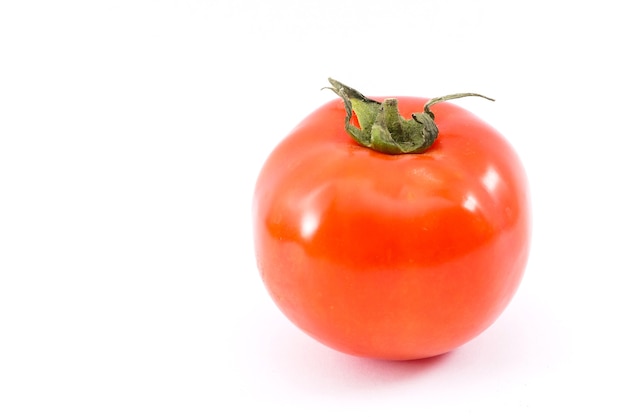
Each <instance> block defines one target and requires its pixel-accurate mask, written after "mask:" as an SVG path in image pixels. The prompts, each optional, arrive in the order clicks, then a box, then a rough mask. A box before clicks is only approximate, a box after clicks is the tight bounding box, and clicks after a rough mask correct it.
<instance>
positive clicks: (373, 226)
mask: <svg viewBox="0 0 626 417" xmlns="http://www.w3.org/2000/svg"><path fill="white" fill-rule="evenodd" d="M398 100H399V108H400V112H401V113H402V114H403V116H404V117H410V113H411V112H415V111H419V110H421V109H422V108H423V107H424V104H425V103H426V101H427V100H426V99H421V98H412V97H399V98H398ZM432 111H433V113H434V114H435V122H436V123H437V125H438V127H439V137H438V138H437V140H436V141H435V143H434V145H433V146H432V147H431V148H430V149H429V150H427V151H426V152H425V153H423V154H406V155H393V156H392V155H385V154H382V153H379V152H376V151H372V150H370V149H367V148H365V147H363V146H361V145H359V144H357V143H356V142H355V141H354V140H353V139H352V138H351V137H350V136H349V135H348V134H347V133H346V132H345V130H344V118H345V110H344V106H343V103H342V102H341V101H340V100H334V101H331V102H329V103H327V104H326V105H324V106H322V107H320V108H319V109H318V110H316V111H315V112H313V113H312V114H311V115H309V116H308V117H307V118H306V119H305V120H304V121H303V122H302V123H301V124H300V125H298V126H297V127H296V128H295V129H294V130H293V131H292V132H291V133H290V134H289V135H288V136H287V137H286V138H285V139H284V140H283V141H282V142H281V143H280V144H279V145H278V146H277V147H276V148H275V149H274V151H273V152H272V153H271V154H270V156H269V157H268V159H267V161H266V162H265V165H264V166H263V168H262V170H261V172H260V174H259V177H258V180H257V184H256V188H255V193H254V199H253V228H254V244H255V251H256V257H257V264H258V267H259V271H260V274H261V276H262V279H263V281H264V283H265V286H266V287H267V289H268V291H269V293H270V295H271V297H272V298H273V300H274V301H275V303H276V304H277V305H278V307H279V308H280V309H281V310H282V312H283V313H284V314H285V315H286V316H287V317H288V318H289V319H290V320H291V321H292V322H293V323H294V324H295V325H297V326H298V327H299V328H301V329H302V330H303V331H305V332H306V333H308V334H309V335H311V336H312V337H314V338H315V339H317V340H319V341H320V342H322V343H324V344H326V345H327V346H330V347H332V348H334V349H336V350H339V351H342V352H345V353H348V354H352V355H357V356H365V357H371V358H380V359H392V360H407V359H419V358H425V357H430V356H435V355H439V354H442V353H445V352H448V351H450V350H453V349H455V348H457V347H459V346H460V345H462V344H464V343H466V342H468V341H469V340H471V339H472V338H474V337H475V336H477V335H478V334H479V333H481V332H482V331H483V330H485V329H486V328H487V327H488V326H489V325H491V324H492V323H493V322H494V321H495V320H496V318H497V317H498V316H499V315H500V313H501V312H502V311H503V310H504V308H505V307H506V305H507V304H508V303H509V301H510V300H511V298H512V297H513V295H514V293H515V291H516V289H517V288H518V286H519V283H520V281H521V278H522V275H523V271H524V268H525V265H526V261H527V258H528V253H529V244H530V205H529V197H528V189H527V183H526V176H525V173H524V170H523V167H522V165H521V163H520V160H519V159H518V157H517V156H516V154H515V152H514V151H513V149H512V148H511V146H510V145H509V144H508V143H507V142H506V140H505V139H504V138H503V137H502V136H501V135H500V134H499V133H498V132H497V131H495V130H494V129H493V128H491V127H490V126H488V125H487V124H485V123H484V122H482V121H481V120H479V119H478V118H476V117H475V116H473V115H472V114H471V113H470V112H468V111H466V110H464V109H462V108H460V107H458V106H456V105H454V104H451V103H439V104H437V105H436V106H434V107H433V108H432Z"/></svg>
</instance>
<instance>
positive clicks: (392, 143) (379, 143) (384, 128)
mask: <svg viewBox="0 0 626 417" xmlns="http://www.w3.org/2000/svg"><path fill="white" fill-rule="evenodd" d="M328 81H329V82H330V84H331V87H327V88H328V89H329V90H332V91H334V92H335V93H336V94H337V95H338V96H339V97H341V98H342V99H343V102H344V106H345V108H346V119H345V129H346V131H347V132H348V134H350V136H352V137H353V138H354V140H356V141H357V142H358V143H359V144H360V145H362V146H365V147H367V148H370V149H372V150H375V151H378V152H382V153H385V154H389V155H401V154H407V153H423V152H425V151H426V150H428V148H430V147H431V146H432V144H433V143H434V142H435V139H437V136H438V134H439V129H438V128H437V125H436V124H435V115H434V113H433V112H432V111H431V110H430V107H431V106H432V105H434V104H437V103H439V102H442V101H446V100H452V99H457V98H461V97H468V96H475V97H482V98H485V99H487V100H491V101H494V100H493V99H491V98H489V97H486V96H483V95H481V94H475V93H461V94H452V95H447V96H442V97H437V98H433V99H431V100H429V101H428V102H427V103H426V104H425V105H424V111H423V112H422V113H413V114H412V115H411V116H412V117H411V118H410V119H405V118H404V117H402V116H401V115H400V113H399V112H398V100H397V99H395V98H387V99H384V100H383V101H382V102H379V101H376V100H372V99H370V98H367V97H365V96H364V95H363V94H361V93H359V92H358V91H356V90H355V89H353V88H350V87H348V86H347V85H344V84H342V83H340V82H339V81H336V80H333V79H332V78H329V79H328ZM353 113H354V114H355V115H356V117H357V119H358V120H359V125H360V128H358V127H356V126H355V125H353V124H352V123H351V120H352V114H353Z"/></svg>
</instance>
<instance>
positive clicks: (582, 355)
mask: <svg viewBox="0 0 626 417" xmlns="http://www.w3.org/2000/svg"><path fill="white" fill-rule="evenodd" d="M622 9H623V8H622V7H621V5H620V3H619V2H615V1H610V0H608V1H602V0H599V1H594V2H583V1H550V0H541V1H524V2H503V1H495V0H493V1H487V0H485V1H428V2H427V1H423V0H413V1H395V2H394V1H391V0H387V1H382V0H378V1H376V2H375V1H366V0H358V1H357V0H354V1H342V0H317V1H315V2H309V3H304V2H287V1H284V0H282V1H280V0H265V1H259V2H254V1H243V0H228V1H215V0H212V1H211V0H205V1H200V0H195V1H194V0H186V1H165V0H161V1H157V0H154V1H103V2H84V1H75V2H70V1H61V0H60V1H41V2H33V1H10V0H7V1H4V2H2V3H0V415H2V416H7V417H12V416H50V415H62V416H144V415H145V416H148V415H149V416H200V415H235V414H237V412H238V411H241V412H242V413H243V414H241V413H239V414H240V415H261V413H263V412H265V411H268V410H271V411H272V413H273V415H290V416H291V415H307V414H309V413H311V414H314V415H338V416H346V415H359V416H367V415H372V416H380V415H398V416H399V415H410V416H416V415H428V416H437V415H454V416H464V415H475V416H487V415H494V416H495V415H498V416H502V415H506V416H512V415H557V413H558V415H571V414H572V413H573V412H576V411H581V412H582V414H584V415H603V416H604V415H607V416H608V415H624V413H626V406H624V402H623V400H622V399H621V398H620V396H621V395H622V394H623V391H624V382H623V381H624V380H623V375H624V372H626V360H625V359H624V351H625V350H626V342H625V341H624V338H623V337H622V334H623V333H624V317H625V314H626V303H624V301H623V299H624V295H623V294H624V286H623V285H622V282H623V280H624V278H626V267H625V266H624V259H625V255H624V249H625V242H624V233H625V232H626V222H625V220H624V216H625V213H626V203H624V199H623V198H622V194H624V188H625V187H624V179H625V178H626V175H625V174H626V169H625V164H624V150H625V149H626V148H624V146H623V143H624V139H625V136H626V134H625V133H624V132H625V129H624V124H623V120H624V104H623V103H624V99H623V96H624V95H625V94H626V88H625V82H624V74H626V65H625V64H624V59H623V51H624V49H623V41H624V39H626V30H625V29H624V26H623V18H622V17H623V12H622ZM328 76H332V77H334V78H337V79H338V80H341V81H343V82H345V83H347V84H349V85H351V86H354V87H356V88H358V89H359V90H361V91H363V92H364V93H366V94H368V95H386V96H391V95H417V96H427V97H432V96H437V95H443V94H449V93H455V92H463V91H476V92H480V93H483V94H486V95H489V96H493V97H495V98H496V99H497V101H496V102H495V103H491V102H487V101H482V100H478V99H471V98H468V99H463V100H461V101H459V102H457V104H459V105H462V106H463V107H466V108H467V109H469V110H471V111H473V112H475V113H477V114H478V115H479V116H480V117H482V118H483V119H485V120H488V121H489V123H491V124H492V125H493V126H495V127H496V128H497V129H499V130H500V131H501V132H502V133H503V134H504V135H505V136H506V137H507V138H508V139H509V140H510V141H511V143H512V144H513V145H514V147H515V148H516V149H517V151H518V153H519V154H520V156H521V158H522V160H523V162H524V164H525V166H526V169H527V171H528V176H529V179H530V183H531V189H532V199H533V216H534V232H533V246H532V254H531V258H530V261H529V264H528V268H527V272H526V275H525V278H524V281H523V284H522V286H521V288H520V290H519V291H518V293H517V295H516V297H515V298H514V300H513V302H512V303H511V304H510V306H509V308H508V309H507V310H506V311H505V313H504V314H503V315H502V316H501V317H500V319H499V320H498V321H497V322H496V324H494V325H493V326H492V327H491V328H489V329H488V330H487V331H486V332H485V333H483V334H482V335H480V336H479V337H478V338H477V339H475V340H473V341H472V342H470V343H468V344H467V345H465V346H463V347H462V348H460V349H458V350H457V351H455V352H453V353H451V354H448V355H444V356H442V357H439V358H435V359H429V360H424V361H414V362H405V363H387V362H380V361H371V360H366V359H360V358H354V357H350V356H346V355H343V354H341V353H337V352H334V351H332V350H330V349H327V348H326V347H324V346H322V345H320V344H318V343H317V342H315V341H313V340H311V339H310V338H309V337H308V336H305V335H303V334H302V333H301V332H300V331H299V330H297V329H296V328H295V327H294V326H292V325H291V324H290V323H289V322H288V321H287V320H286V319H285V318H284V317H283V316H282V315H281V313H280V312H279V311H278V310H277V308H276V307H275V306H274V304H273V303H272V301H271V300H270V298H269V296H268V295H267V293H266V292H265V289H264V287H263V285H262V283H261V280H260V278H259V276H258V273H257V271H256V266H255V261H254V255H253V248H252V241H251V221H250V212H251V207H250V206H251V198H252V191H253V187H254V182H255V179H256V175H257V173H258V171H259V169H260V167H261V165H262V163H263V161H264V159H265V158H266V156H267V155H268V153H269V152H270V151H271V149H272V148H273V147H274V146H275V145H276V144H277V143H278V142H279V141H280V140H281V139H282V138H283V137H284V136H285V135H286V134H287V133H288V132H289V130H290V129H291V128H292V127H293V126H295V125H296V124H297V123H298V122H299V121H300V120H301V119H302V118H304V117H305V116H306V115H307V114H308V113H309V112H311V111H312V110H314V109H315V108H316V107H317V106H319V105H321V104H322V103H324V102H326V101H328V100H330V99H332V98H334V97H333V94H332V93H331V92H329V91H320V88H321V87H323V86H325V85H326V77H328ZM250 407H251V410H253V411H250V410H248V409H249V408H250ZM220 410H221V411H220ZM242 410H248V411H242ZM296 413H297V414H296ZM321 413H323V414H321Z"/></svg>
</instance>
